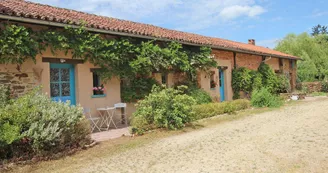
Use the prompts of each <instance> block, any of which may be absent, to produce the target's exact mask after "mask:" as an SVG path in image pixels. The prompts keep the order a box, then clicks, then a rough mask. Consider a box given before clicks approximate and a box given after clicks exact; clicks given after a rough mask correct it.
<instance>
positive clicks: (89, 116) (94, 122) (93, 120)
mask: <svg viewBox="0 0 328 173" xmlns="http://www.w3.org/2000/svg"><path fill="white" fill-rule="evenodd" d="M83 112H84V115H85V116H86V117H87V119H88V120H89V121H90V122H91V132H93V131H94V130H95V129H97V130H98V131H100V128H99V126H98V123H99V122H100V120H101V118H100V117H93V116H92V114H91V109H90V108H83Z"/></svg>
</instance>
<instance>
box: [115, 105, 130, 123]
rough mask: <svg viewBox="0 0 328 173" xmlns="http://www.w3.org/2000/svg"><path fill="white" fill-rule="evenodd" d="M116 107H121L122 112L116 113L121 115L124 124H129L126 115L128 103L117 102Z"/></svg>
mask: <svg viewBox="0 0 328 173" xmlns="http://www.w3.org/2000/svg"><path fill="white" fill-rule="evenodd" d="M114 107H115V109H120V110H121V111H120V112H121V114H115V115H120V116H121V119H122V124H126V125H127V124H128V120H127V117H126V103H116V104H114Z"/></svg>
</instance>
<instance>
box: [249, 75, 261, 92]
mask: <svg viewBox="0 0 328 173" xmlns="http://www.w3.org/2000/svg"><path fill="white" fill-rule="evenodd" d="M250 74H251V77H252V86H251V88H252V89H251V90H252V91H253V90H254V89H260V88H261V87H262V75H261V73H259V72H258V71H255V70H252V71H251V72H250Z"/></svg>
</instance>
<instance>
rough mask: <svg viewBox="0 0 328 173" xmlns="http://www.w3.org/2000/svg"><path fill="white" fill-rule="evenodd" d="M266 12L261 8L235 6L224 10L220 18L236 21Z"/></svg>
mask: <svg viewBox="0 0 328 173" xmlns="http://www.w3.org/2000/svg"><path fill="white" fill-rule="evenodd" d="M264 12H265V9H264V8H263V7H261V6H257V5H255V6H240V5H234V6H230V7H226V8H224V9H223V10H222V11H221V12H220V16H221V17H222V18H223V19H224V20H230V19H235V18H238V17H240V16H248V17H254V16H258V15H260V14H262V13H264Z"/></svg>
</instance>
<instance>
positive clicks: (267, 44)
mask: <svg viewBox="0 0 328 173" xmlns="http://www.w3.org/2000/svg"><path fill="white" fill-rule="evenodd" d="M280 40H281V39H278V38H273V39H268V40H260V41H258V42H257V43H256V45H259V46H263V47H268V48H270V49H273V48H275V47H276V46H277V44H278V43H279V41H280Z"/></svg>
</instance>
